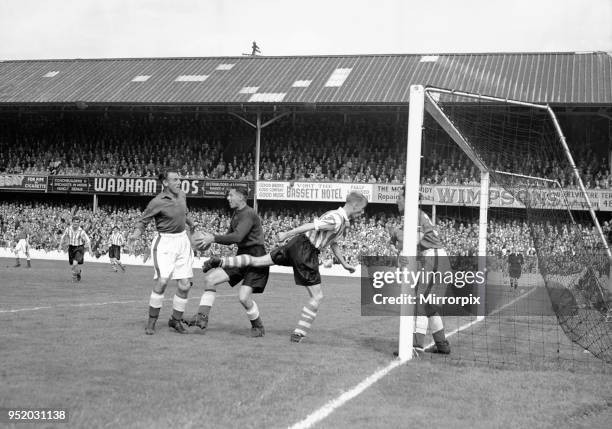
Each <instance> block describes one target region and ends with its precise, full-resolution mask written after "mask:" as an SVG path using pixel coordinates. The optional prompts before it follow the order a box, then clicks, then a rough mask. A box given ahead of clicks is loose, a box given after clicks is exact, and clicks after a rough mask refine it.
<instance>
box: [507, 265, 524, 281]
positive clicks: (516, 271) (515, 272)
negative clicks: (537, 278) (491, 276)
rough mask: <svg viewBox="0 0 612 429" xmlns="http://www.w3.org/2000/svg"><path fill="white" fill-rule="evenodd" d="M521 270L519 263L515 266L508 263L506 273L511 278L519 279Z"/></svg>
mask: <svg viewBox="0 0 612 429" xmlns="http://www.w3.org/2000/svg"><path fill="white" fill-rule="evenodd" d="M521 271H522V269H521V266H520V265H519V266H516V267H515V266H512V265H510V270H509V273H508V274H510V277H511V278H513V279H519V278H521Z"/></svg>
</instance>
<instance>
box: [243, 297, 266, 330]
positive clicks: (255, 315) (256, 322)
mask: <svg viewBox="0 0 612 429" xmlns="http://www.w3.org/2000/svg"><path fill="white" fill-rule="evenodd" d="M246 314H247V317H248V318H249V320H250V321H251V326H253V327H261V326H263V323H262V321H261V317H259V307H257V303H256V302H255V301H253V305H252V306H251V308H250V309H248V310H247V312H246Z"/></svg>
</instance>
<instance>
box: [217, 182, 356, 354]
mask: <svg viewBox="0 0 612 429" xmlns="http://www.w3.org/2000/svg"><path fill="white" fill-rule="evenodd" d="M367 204H368V200H367V199H366V197H365V196H364V195H363V194H361V193H359V192H351V193H350V194H349V195H348V196H347V197H346V203H345V204H344V206H343V207H340V208H338V209H336V210H331V211H328V212H327V213H325V214H323V216H321V217H320V218H319V219H315V220H314V222H310V223H306V224H304V225H302V226H299V227H297V228H294V229H292V230H291V231H288V232H284V233H281V234H279V239H280V241H281V242H282V241H285V240H287V239H289V238H291V239H290V240H289V241H288V242H287V243H286V244H284V245H282V246H279V247H276V248H275V249H273V250H272V251H271V252H270V253H268V254H267V255H264V256H251V255H237V256H233V257H228V258H223V259H219V258H211V260H210V263H209V266H210V267H211V268H215V267H219V266H221V267H223V268H233V267H245V266H252V267H267V266H270V265H284V266H288V267H293V277H294V279H295V283H296V284H297V285H298V286H304V287H305V288H306V291H307V292H308V295H309V296H310V299H309V300H308V303H307V304H306V305H305V306H304V307H303V308H302V314H301V318H300V320H299V321H298V325H297V327H296V328H295V329H294V330H293V333H292V334H291V341H292V342H296V343H299V342H300V341H301V340H302V339H303V338H304V337H305V336H306V335H307V334H308V332H309V331H310V328H311V326H312V323H313V322H314V320H315V318H316V317H317V312H318V311H319V306H320V304H321V301H322V300H323V291H322V289H321V274H320V273H319V253H320V251H321V249H323V248H324V247H325V246H330V247H331V250H332V252H333V253H334V255H335V256H336V258H337V259H338V261H340V264H341V265H342V266H343V267H344V269H346V270H347V271H349V272H351V273H353V272H355V267H353V266H351V265H349V264H348V263H347V262H346V260H345V259H344V256H343V255H342V254H341V253H340V250H339V248H338V243H337V240H338V239H339V238H340V237H342V236H344V233H345V231H346V228H347V227H348V225H349V221H350V219H354V218H356V217H358V216H360V215H361V214H362V213H363V211H364V209H365V207H366V206H367Z"/></svg>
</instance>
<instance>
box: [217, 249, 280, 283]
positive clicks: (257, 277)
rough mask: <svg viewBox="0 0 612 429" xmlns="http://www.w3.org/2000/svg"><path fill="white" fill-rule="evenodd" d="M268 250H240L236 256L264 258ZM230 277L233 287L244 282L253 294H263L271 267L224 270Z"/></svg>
mask: <svg viewBox="0 0 612 429" xmlns="http://www.w3.org/2000/svg"><path fill="white" fill-rule="evenodd" d="M265 254H266V248H265V247H264V246H252V247H247V248H243V249H238V252H237V253H236V255H251V256H264V255H265ZM223 270H224V271H225V273H226V274H227V275H228V277H229V284H230V286H231V287H234V286H236V285H237V284H238V283H240V282H242V284H243V285H244V286H250V287H252V288H253V293H263V291H264V289H265V288H266V284H268V277H269V275H270V267H242V268H227V269H225V268H224V269H223Z"/></svg>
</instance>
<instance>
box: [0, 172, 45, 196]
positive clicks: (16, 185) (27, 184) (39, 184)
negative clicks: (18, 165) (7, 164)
mask: <svg viewBox="0 0 612 429" xmlns="http://www.w3.org/2000/svg"><path fill="white" fill-rule="evenodd" d="M0 189H11V190H22V191H45V192H46V191H47V176H30V175H23V174H4V175H0Z"/></svg>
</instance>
